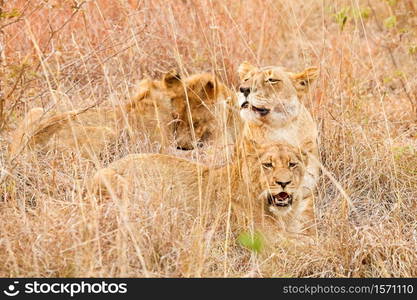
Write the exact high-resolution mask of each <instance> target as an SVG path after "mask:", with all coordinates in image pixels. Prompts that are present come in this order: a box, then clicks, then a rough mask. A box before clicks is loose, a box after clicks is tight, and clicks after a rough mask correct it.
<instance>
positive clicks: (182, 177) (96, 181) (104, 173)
mask: <svg viewBox="0 0 417 300" xmlns="http://www.w3.org/2000/svg"><path fill="white" fill-rule="evenodd" d="M307 161H308V158H307V155H306V154H305V153H303V152H300V151H299V150H298V149H297V148H295V147H293V146H290V145H286V144H277V143H276V144H268V145H262V146H260V145H254V144H253V143H252V142H249V141H247V140H243V142H241V144H240V145H238V147H237V148H236V151H235V155H234V159H233V162H232V163H231V164H230V165H228V166H225V167H221V168H209V167H207V166H204V165H201V164H197V163H194V162H191V161H187V160H185V159H181V158H178V157H174V156H168V155H162V154H132V155H128V156H126V157H124V158H122V159H120V160H118V161H116V162H113V163H112V164H111V165H109V167H107V168H104V169H101V170H99V171H98V172H97V173H96V174H95V175H94V177H93V179H92V181H91V187H92V191H94V193H99V192H100V193H101V195H102V196H103V195H105V196H112V198H118V197H121V198H126V197H127V198H129V199H136V198H137V197H136V196H133V195H134V194H135V193H136V192H137V191H139V193H140V194H141V195H142V196H143V195H146V196H150V197H152V196H156V197H160V198H162V199H164V200H165V201H169V199H165V198H169V197H180V199H181V201H185V202H186V203H187V205H188V206H192V205H194V206H195V205H196V204H197V203H201V202H199V201H203V203H204V205H206V206H210V205H211V204H210V203H216V202H217V201H231V202H232V207H233V211H234V216H235V218H236V219H237V220H240V223H241V222H242V221H243V222H244V223H246V224H247V223H248V222H251V220H252V221H255V225H256V226H259V225H262V226H267V227H268V228H271V227H272V228H273V229H274V232H275V231H276V230H277V229H281V230H282V231H285V232H291V233H303V234H311V233H313V232H314V229H313V227H314V225H313V224H314V214H313V203H312V198H311V197H304V196H303V193H302V191H301V186H300V184H301V180H302V178H303V175H304V172H305V164H306V163H307ZM228 183H230V185H229V184H228ZM129 196H130V197H129Z"/></svg>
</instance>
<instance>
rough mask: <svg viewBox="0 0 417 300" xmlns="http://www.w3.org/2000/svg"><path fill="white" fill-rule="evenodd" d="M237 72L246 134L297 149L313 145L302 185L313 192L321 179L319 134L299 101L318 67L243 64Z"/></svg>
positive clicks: (241, 112)
mask: <svg viewBox="0 0 417 300" xmlns="http://www.w3.org/2000/svg"><path fill="white" fill-rule="evenodd" d="M238 73H239V77H240V80H241V84H240V87H239V95H238V101H239V106H240V116H241V117H242V119H243V120H245V121H246V125H245V128H244V135H245V136H247V137H248V138H250V139H253V140H254V141H256V142H258V143H267V142H285V143H289V144H291V145H293V146H295V147H301V146H302V145H303V144H306V143H311V144H312V145H313V147H312V148H311V154H312V155H313V156H314V158H315V159H311V160H310V162H309V164H308V166H307V170H306V175H305V178H304V180H303V184H302V185H303V187H305V188H306V192H308V191H310V192H311V191H312V190H313V189H314V187H315V185H316V182H317V180H318V177H319V165H318V146H317V136H318V132H317V127H316V124H315V122H314V120H313V118H312V117H311V115H310V113H309V112H308V111H307V109H306V108H305V106H304V105H303V104H302V103H301V102H300V101H299V99H300V97H301V96H302V95H303V94H304V93H306V92H307V91H308V88H309V86H310V85H311V83H312V82H313V81H314V79H316V78H317V76H318V70H317V68H314V67H311V68H308V69H306V70H304V71H302V72H300V73H291V72H287V71H285V70H283V69H282V68H281V67H274V66H272V67H262V68H258V67H255V66H253V65H251V64H249V63H248V62H243V63H242V64H241V65H240V66H239V69H238Z"/></svg>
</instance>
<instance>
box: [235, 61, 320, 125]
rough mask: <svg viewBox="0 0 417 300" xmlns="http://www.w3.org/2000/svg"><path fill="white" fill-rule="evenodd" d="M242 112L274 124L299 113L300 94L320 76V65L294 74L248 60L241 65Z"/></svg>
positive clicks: (246, 117) (252, 119)
mask: <svg viewBox="0 0 417 300" xmlns="http://www.w3.org/2000/svg"><path fill="white" fill-rule="evenodd" d="M239 76H240V80H241V84H240V87H239V93H238V100H239V106H240V116H241V117H242V119H244V120H245V121H248V122H251V123H255V124H264V123H266V124H269V125H273V124H276V123H277V122H282V121H285V120H288V118H291V117H295V116H297V114H298V112H299V96H300V95H301V94H302V92H305V91H306V89H307V87H308V85H310V83H311V82H312V80H313V79H314V78H315V77H317V69H316V68H309V69H307V70H305V71H303V72H301V73H298V74H294V73H290V72H286V71H284V70H283V69H282V68H280V67H263V68H257V67H255V66H252V65H250V64H249V63H247V62H244V63H242V64H241V65H240V67H239Z"/></svg>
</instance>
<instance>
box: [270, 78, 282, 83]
mask: <svg viewBox="0 0 417 300" xmlns="http://www.w3.org/2000/svg"><path fill="white" fill-rule="evenodd" d="M267 81H268V82H269V83H277V82H280V81H281V80H280V79H276V78H269V79H268V80H267Z"/></svg>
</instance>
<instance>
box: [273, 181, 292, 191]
mask: <svg viewBox="0 0 417 300" xmlns="http://www.w3.org/2000/svg"><path fill="white" fill-rule="evenodd" d="M275 183H276V184H279V185H280V186H282V188H283V189H285V187H286V186H287V185H289V184H290V183H291V181H286V182H283V181H275Z"/></svg>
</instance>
